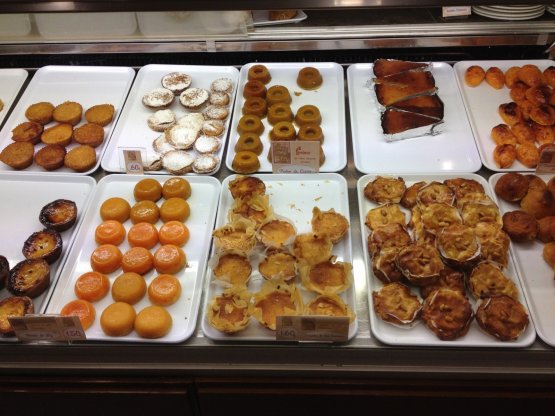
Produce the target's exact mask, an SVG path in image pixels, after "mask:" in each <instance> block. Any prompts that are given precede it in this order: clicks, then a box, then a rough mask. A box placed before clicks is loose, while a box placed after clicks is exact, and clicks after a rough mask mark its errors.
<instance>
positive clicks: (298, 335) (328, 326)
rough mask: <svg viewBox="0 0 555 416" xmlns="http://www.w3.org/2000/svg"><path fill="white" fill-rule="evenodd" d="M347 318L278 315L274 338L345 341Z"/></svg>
mask: <svg viewBox="0 0 555 416" xmlns="http://www.w3.org/2000/svg"><path fill="white" fill-rule="evenodd" d="M348 339H349V318H347V317H346V316H278V317H277V318H276V340H278V341H314V342H346V341H348Z"/></svg>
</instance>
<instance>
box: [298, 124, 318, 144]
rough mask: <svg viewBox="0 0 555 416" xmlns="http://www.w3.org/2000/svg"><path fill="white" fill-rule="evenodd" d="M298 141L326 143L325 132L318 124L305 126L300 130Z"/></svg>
mask: <svg viewBox="0 0 555 416" xmlns="http://www.w3.org/2000/svg"><path fill="white" fill-rule="evenodd" d="M297 140H305V141H316V142H320V143H323V142H324V132H323V131H322V128H321V127H320V126H319V125H318V124H304V125H302V126H301V127H300V128H299V132H298V133H297Z"/></svg>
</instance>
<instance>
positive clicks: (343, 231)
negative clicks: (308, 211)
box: [311, 207, 349, 244]
mask: <svg viewBox="0 0 555 416" xmlns="http://www.w3.org/2000/svg"><path fill="white" fill-rule="evenodd" d="M311 224H312V231H313V232H314V233H316V234H325V235H327V236H328V237H329V238H330V240H331V242H332V243H333V244H336V243H338V242H339V241H341V240H342V239H343V237H345V236H346V235H347V233H348V232H349V220H347V218H345V216H344V215H342V214H340V213H338V212H335V210H334V209H333V208H332V209H330V210H328V211H321V210H320V208H318V207H314V208H312V220H311Z"/></svg>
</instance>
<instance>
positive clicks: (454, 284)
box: [420, 267, 465, 299]
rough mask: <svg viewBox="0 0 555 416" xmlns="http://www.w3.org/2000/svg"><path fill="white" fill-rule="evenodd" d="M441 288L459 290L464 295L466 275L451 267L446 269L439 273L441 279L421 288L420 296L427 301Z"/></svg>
mask: <svg viewBox="0 0 555 416" xmlns="http://www.w3.org/2000/svg"><path fill="white" fill-rule="evenodd" d="M441 288H447V289H452V290H457V291H459V292H461V293H462V294H463V295H464V294H465V286H464V273H463V272H460V271H458V270H453V269H451V268H449V267H446V268H444V269H443V270H442V271H441V272H440V273H439V279H437V280H436V281H435V282H433V283H431V284H429V285H426V286H420V296H422V299H426V298H427V297H428V296H429V295H430V294H431V293H432V292H434V291H436V290H437V289H441Z"/></svg>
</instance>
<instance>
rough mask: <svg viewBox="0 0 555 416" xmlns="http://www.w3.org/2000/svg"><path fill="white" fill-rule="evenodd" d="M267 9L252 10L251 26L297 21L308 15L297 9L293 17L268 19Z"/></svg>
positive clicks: (284, 23)
mask: <svg viewBox="0 0 555 416" xmlns="http://www.w3.org/2000/svg"><path fill="white" fill-rule="evenodd" d="M269 13H270V11H269V10H253V11H252V24H253V26H255V27H256V26H275V25H286V24H289V23H299V22H302V21H303V20H305V19H306V18H307V17H308V16H307V15H306V13H305V12H303V11H302V10H297V14H296V16H295V17H293V18H291V19H284V20H270V17H269Z"/></svg>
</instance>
